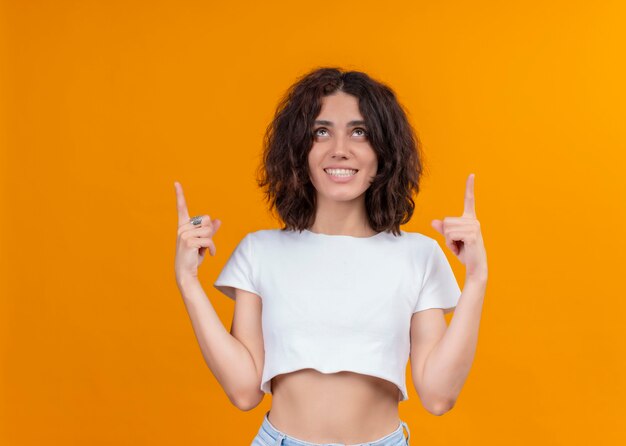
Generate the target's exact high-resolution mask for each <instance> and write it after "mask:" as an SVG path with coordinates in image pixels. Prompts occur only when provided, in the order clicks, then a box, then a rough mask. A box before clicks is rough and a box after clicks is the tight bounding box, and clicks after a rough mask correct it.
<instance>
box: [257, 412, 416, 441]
mask: <svg viewBox="0 0 626 446" xmlns="http://www.w3.org/2000/svg"><path fill="white" fill-rule="evenodd" d="M268 414H269V412H265V416H264V417H263V423H262V424H261V427H260V428H259V432H258V433H257V435H256V437H254V439H253V440H252V443H251V444H250V446H408V445H409V439H410V438H411V431H410V430H409V425H408V424H406V423H405V422H404V421H402V420H400V425H399V426H398V428H397V429H396V430H395V431H393V432H392V433H390V434H387V435H385V436H384V437H382V438H379V439H377V440H372V441H369V442H367V443H359V444H356V445H344V444H343V443H309V442H308V441H304V440H298V439H297V438H294V437H290V436H288V435H287V434H285V433H284V432H281V431H279V430H278V429H276V428H275V427H274V426H273V425H272V423H270V420H269V418H268V416H267V415H268ZM403 428H404V429H406V432H407V437H406V438H404V430H403Z"/></svg>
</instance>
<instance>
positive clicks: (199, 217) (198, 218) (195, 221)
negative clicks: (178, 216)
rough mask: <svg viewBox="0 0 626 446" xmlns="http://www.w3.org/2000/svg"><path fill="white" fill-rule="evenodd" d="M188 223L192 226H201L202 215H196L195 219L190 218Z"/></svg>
mask: <svg viewBox="0 0 626 446" xmlns="http://www.w3.org/2000/svg"><path fill="white" fill-rule="evenodd" d="M189 222H190V223H191V224H193V225H194V226H198V225H201V224H202V215H196V216H195V217H191V218H190V219H189Z"/></svg>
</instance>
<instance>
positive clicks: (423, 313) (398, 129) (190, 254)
mask: <svg viewBox="0 0 626 446" xmlns="http://www.w3.org/2000/svg"><path fill="white" fill-rule="evenodd" d="M422 159H423V154H422V153H421V147H420V144H419V140H418V138H417V136H416V135H415V132H414V131H413V129H412V127H411V125H410V124H409V122H408V119H407V117H406V114H405V113H404V111H403V108H402V106H401V105H400V104H399V103H398V101H397V99H396V96H395V94H394V92H393V91H392V90H391V89H390V88H389V87H388V86H386V85H384V84H382V83H380V82H378V81H376V80H374V79H372V78H371V77H369V76H368V75H367V74H365V73H362V72H357V71H348V72H345V71H342V70H340V69H338V68H320V69H316V70H314V71H312V72H310V73H308V74H306V75H305V76H302V77H301V78H300V79H299V80H298V81H297V82H296V83H295V84H294V85H293V86H292V87H291V88H290V89H289V90H288V91H287V93H286V95H285V96H284V98H283V99H282V101H281V102H280V104H279V107H278V110H277V112H276V115H275V117H274V119H273V121H272V123H271V124H270V125H269V127H268V129H267V132H266V135H265V140H264V154H263V162H262V165H261V168H260V173H261V178H260V179H259V186H261V187H264V188H265V193H266V198H267V200H268V202H269V204H270V210H272V209H275V210H276V211H277V214H278V218H279V219H280V220H281V221H282V222H283V223H284V226H283V227H282V228H281V229H262V230H258V231H255V232H251V233H249V234H247V235H246V236H245V237H243V239H242V240H241V241H240V242H239V244H238V245H237V247H236V249H235V250H234V252H233V253H232V254H231V256H230V258H229V259H228V261H227V262H226V264H225V266H224V268H223V269H222V271H221V273H220V274H219V276H218V278H217V280H216V281H215V283H214V286H215V288H216V289H217V290H219V291H221V292H222V293H224V294H225V295H226V296H228V297H230V298H231V299H234V300H235V312H234V316H233V322H232V327H231V330H230V333H228V332H227V331H226V330H225V328H224V327H223V325H222V324H221V323H220V319H219V317H218V316H217V315H216V313H215V311H214V310H213V307H212V306H211V304H210V302H209V301H208V300H207V299H206V295H205V294H204V292H203V290H202V287H201V285H200V283H199V282H198V278H197V268H198V266H199V265H200V263H201V262H202V260H203V259H204V255H205V252H206V250H207V249H209V252H210V254H211V255H215V244H214V242H213V236H214V235H215V233H216V232H217V230H218V229H219V227H220V226H221V222H220V220H218V219H211V218H210V216H209V215H203V216H198V217H194V218H193V219H190V218H189V213H188V211H187V206H186V203H185V199H184V196H183V192H182V188H181V186H180V184H178V183H175V187H176V192H177V201H178V215H179V228H178V242H177V252H176V280H177V284H178V286H179V289H180V291H181V294H182V295H183V298H184V302H185V305H186V307H187V309H188V312H189V315H190V317H191V321H192V324H193V328H194V330H195V333H196V336H197V338H198V341H199V343H200V346H201V349H202V353H203V355H204V358H205V360H206V362H207V364H208V366H209V368H210V369H211V371H212V372H213V374H214V375H215V377H216V378H217V380H218V381H219V383H220V384H221V385H222V387H223V389H224V391H225V392H226V394H227V395H228V397H229V399H230V400H231V401H232V402H233V404H234V405H236V406H237V407H238V408H240V409H241V410H244V411H248V410H251V409H253V408H254V407H256V406H258V404H259V403H260V402H261V401H262V400H263V397H264V395H265V394H266V393H271V394H272V407H271V410H270V411H267V412H266V413H265V416H264V419H263V422H262V424H261V426H260V429H259V431H258V433H257V436H256V437H255V438H254V440H253V442H252V445H254V446H273V445H281V444H282V445H286V446H311V445H321V444H329V443H332V444H350V445H354V444H363V445H365V444H367V445H370V446H399V445H405V444H409V439H410V431H409V429H408V425H407V423H405V422H404V421H402V420H400V419H399V415H398V414H399V412H398V403H399V402H400V401H404V400H406V399H408V396H407V390H406V384H405V368H406V363H407V361H408V359H409V356H410V359H411V377H412V382H413V385H414V387H415V389H416V391H417V394H418V395H419V398H420V401H421V402H422V404H423V406H424V407H425V408H426V409H427V410H428V411H429V412H430V413H432V414H435V415H441V414H443V413H445V412H446V411H448V410H450V409H451V408H452V406H453V405H454V403H455V401H456V399H457V397H458V395H459V392H460V391H461V388H462V386H463V384H464V382H465V379H466V377H467V375H468V373H469V370H470V367H471V364H472V362H473V358H474V352H475V349H476V342H477V337H478V325H479V321H480V313H481V310H482V302H483V297H484V292H485V287H486V282H487V259H486V253H485V249H484V245H483V240H482V235H481V231H480V225H479V223H478V220H477V219H476V215H475V210H474V195H473V185H474V176H473V175H470V176H469V177H468V180H467V184H466V192H465V210H464V213H463V215H462V216H461V217H446V218H444V219H443V221H441V220H433V227H434V228H435V229H436V230H437V231H438V232H439V233H441V234H442V235H443V236H444V238H445V244H446V246H447V247H448V248H449V249H450V250H451V251H452V253H454V254H455V255H456V256H457V257H458V258H459V260H460V261H461V262H462V263H463V264H464V265H465V267H466V279H465V286H464V289H463V292H462V293H461V290H460V288H459V286H458V284H457V281H456V278H455V276H454V274H453V272H452V268H451V266H450V264H449V263H448V261H447V258H446V256H445V254H444V252H443V250H442V249H441V248H440V246H439V243H438V242H437V241H436V240H435V239H432V238H430V237H428V236H426V235H423V234H421V233H418V232H406V231H403V230H401V229H400V227H399V226H400V224H404V223H407V222H408V221H409V220H410V219H411V216H412V215H413V211H414V207H415V203H414V201H413V196H414V195H417V193H418V192H419V180H420V178H421V175H422V173H423V163H422ZM455 308H456V311H455V316H454V318H453V319H452V322H451V323H450V326H449V327H448V326H447V325H446V322H445V318H444V314H445V313H448V312H451V311H453V309H455ZM404 429H406V431H407V437H406V438H405V435H404Z"/></svg>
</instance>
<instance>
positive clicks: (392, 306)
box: [213, 229, 461, 401]
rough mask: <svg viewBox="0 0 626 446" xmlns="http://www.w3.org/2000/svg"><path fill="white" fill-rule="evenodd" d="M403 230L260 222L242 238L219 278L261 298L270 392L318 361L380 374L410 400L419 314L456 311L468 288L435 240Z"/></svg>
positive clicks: (325, 366) (221, 284) (322, 366)
mask: <svg viewBox="0 0 626 446" xmlns="http://www.w3.org/2000/svg"><path fill="white" fill-rule="evenodd" d="M401 234H402V235H401V236H394V235H393V234H391V233H387V232H380V233H378V234H376V235H374V236H372V237H353V236H348V235H327V234H319V233H315V232H311V231H309V230H304V231H302V232H298V231H282V230H281V229H261V230H258V231H255V232H251V233H248V234H247V235H246V236H245V237H244V238H243V239H242V240H241V241H240V242H239V244H238V245H237V247H236V248H235V250H234V251H233V253H232V254H231V255H230V257H229V259H228V260H227V262H226V264H225V265H224V267H223V269H222V271H221V272H220V274H219V276H218V278H217V280H216V281H215V282H214V284H213V285H214V287H215V288H216V289H218V290H219V291H221V292H222V293H224V294H225V295H226V296H228V297H230V298H231V299H235V290H234V288H240V289H242V290H245V291H250V292H252V293H255V294H257V295H258V296H259V297H260V298H261V299H262V326H263V340H264V346H265V363H264V366H263V376H262V380H261V387H260V389H261V390H262V391H263V392H265V393H272V391H271V384H270V383H271V379H272V378H273V377H274V376H276V375H279V374H282V373H288V372H293V371H295V370H300V369H305V368H313V369H315V370H318V371H320V372H322V373H335V372H339V371H351V372H355V373H361V374H365V375H371V376H375V377H378V378H382V379H385V380H387V381H390V382H392V383H394V384H395V385H396V386H398V389H399V392H398V400H399V401H404V400H407V399H408V396H407V390H406V382H405V381H406V377H405V372H406V365H407V362H408V359H409V354H410V343H411V342H410V326H411V316H412V314H413V313H415V312H417V311H421V310H426V309H428V308H443V309H444V312H445V313H449V312H451V311H452V310H453V308H454V307H456V305H457V302H458V300H459V297H460V295H461V290H460V288H459V285H458V284H457V281H456V278H455V276H454V273H453V271H452V268H451V266H450V264H449V263H448V260H447V258H446V256H445V254H444V252H443V251H442V249H441V248H440V246H439V243H438V242H437V241H436V240H435V239H433V238H430V237H428V236H426V235H423V234H421V233H419V232H405V231H402V230H401Z"/></svg>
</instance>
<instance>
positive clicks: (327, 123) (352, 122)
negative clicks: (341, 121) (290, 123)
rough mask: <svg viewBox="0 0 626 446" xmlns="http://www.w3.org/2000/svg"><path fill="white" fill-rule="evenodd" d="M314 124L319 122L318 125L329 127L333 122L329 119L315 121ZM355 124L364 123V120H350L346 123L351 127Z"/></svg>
mask: <svg viewBox="0 0 626 446" xmlns="http://www.w3.org/2000/svg"><path fill="white" fill-rule="evenodd" d="M315 124H319V125H327V126H329V127H332V126H333V123H332V122H331V121H315ZM355 125H365V121H360V120H358V121H350V122H348V123H347V124H346V127H352V126H355Z"/></svg>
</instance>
